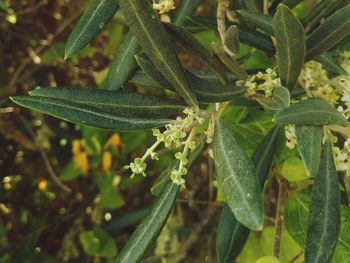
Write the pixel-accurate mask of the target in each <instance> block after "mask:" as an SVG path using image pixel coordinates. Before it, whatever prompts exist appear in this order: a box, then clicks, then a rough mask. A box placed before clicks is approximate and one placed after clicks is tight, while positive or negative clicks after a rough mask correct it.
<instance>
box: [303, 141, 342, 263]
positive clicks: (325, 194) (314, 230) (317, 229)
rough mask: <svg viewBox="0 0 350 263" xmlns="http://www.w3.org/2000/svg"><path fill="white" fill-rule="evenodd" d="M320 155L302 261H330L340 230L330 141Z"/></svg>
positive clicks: (337, 194)
mask: <svg viewBox="0 0 350 263" xmlns="http://www.w3.org/2000/svg"><path fill="white" fill-rule="evenodd" d="M321 158H322V159H321V164H320V169H319V172H318V174H317V176H316V177H315V181H314V185H313V188H312V195H311V201H310V211H309V224H308V228H307V234H306V247H305V261H306V262H310V263H311V262H315V263H316V262H317V263H320V262H329V261H331V259H332V255H333V253H334V250H335V246H336V244H337V240H338V235H339V231H340V192H339V187H338V174H337V171H336V168H335V165H334V160H333V150H332V143H331V142H330V141H327V142H326V143H325V145H324V147H323V151H322V157H321Z"/></svg>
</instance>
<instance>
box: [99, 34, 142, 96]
mask: <svg viewBox="0 0 350 263" xmlns="http://www.w3.org/2000/svg"><path fill="white" fill-rule="evenodd" d="M139 49H140V46H139V44H138V41H137V38H136V37H135V36H134V35H133V34H132V33H131V32H129V33H128V34H127V35H126V37H125V39H124V41H123V43H122V44H121V45H120V47H119V49H118V52H117V55H116V56H115V58H114V59H113V61H112V64H111V66H110V67H109V71H108V75H107V78H106V82H105V84H104V87H105V89H107V90H120V89H122V88H124V87H125V85H126V83H127V82H128V80H129V78H130V77H131V76H132V75H133V73H134V71H135V69H136V67H137V63H136V61H135V57H134V56H135V54H136V53H137V52H138V51H139Z"/></svg>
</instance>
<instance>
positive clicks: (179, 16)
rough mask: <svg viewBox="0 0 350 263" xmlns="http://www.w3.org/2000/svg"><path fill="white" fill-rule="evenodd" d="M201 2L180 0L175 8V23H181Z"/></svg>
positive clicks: (199, 0) (197, 0)
mask: <svg viewBox="0 0 350 263" xmlns="http://www.w3.org/2000/svg"><path fill="white" fill-rule="evenodd" d="M201 2H202V0H181V1H180V6H179V7H177V8H176V9H177V12H176V13H175V17H174V23H175V25H183V24H184V23H185V20H186V18H187V17H189V16H191V15H192V14H193V13H194V12H195V11H196V9H197V8H198V6H199V5H200V4H201Z"/></svg>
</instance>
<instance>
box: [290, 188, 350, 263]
mask: <svg viewBox="0 0 350 263" xmlns="http://www.w3.org/2000/svg"><path fill="white" fill-rule="evenodd" d="M309 203H310V195H309V193H308V192H299V193H298V194H296V195H294V196H292V197H290V198H288V200H287V203H286V206H285V210H284V219H285V220H284V225H285V227H286V229H287V231H288V233H289V234H290V235H291V236H292V238H293V239H294V240H295V241H296V242H297V243H298V244H299V245H300V246H301V247H305V241H306V230H307V225H308V213H309ZM340 214H341V224H340V225H341V230H340V234H339V237H338V242H337V246H336V249H335V252H334V255H333V258H332V261H331V262H333V263H338V262H344V263H345V262H346V263H348V262H350V261H349V247H350V236H349V231H350V210H349V208H348V207H345V206H342V207H341V212H340Z"/></svg>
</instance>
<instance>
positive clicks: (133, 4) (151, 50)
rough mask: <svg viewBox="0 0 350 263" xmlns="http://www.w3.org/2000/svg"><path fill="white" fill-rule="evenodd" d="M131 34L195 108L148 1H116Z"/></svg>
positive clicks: (174, 55)
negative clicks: (125, 18)
mask: <svg viewBox="0 0 350 263" xmlns="http://www.w3.org/2000/svg"><path fill="white" fill-rule="evenodd" d="M119 4H120V7H121V10H122V11H123V13H124V16H125V17H127V18H128V19H127V22H128V24H129V26H130V29H131V31H132V33H133V34H134V35H135V36H136V37H137V38H138V40H139V43H140V45H141V47H142V48H143V50H144V51H145V52H146V54H147V56H148V57H149V58H150V60H151V61H152V63H153V64H154V65H155V67H156V68H157V69H158V70H159V72H160V73H161V74H162V75H163V76H164V77H165V79H167V81H168V82H169V83H170V84H171V85H172V86H173V87H174V88H175V89H176V90H177V91H178V92H179V94H180V95H181V96H183V97H184V99H185V101H186V102H187V103H188V104H189V105H191V106H193V107H195V108H197V107H198V105H197V99H196V97H195V95H194V93H193V92H192V91H191V90H190V88H189V86H188V83H187V80H186V78H185V75H184V72H183V69H182V66H181V64H180V62H179V59H178V57H177V55H176V50H175V48H174V46H173V43H171V41H170V39H169V37H168V35H167V33H166V31H165V29H164V26H163V25H162V23H161V22H160V20H159V18H158V16H157V14H156V13H155V12H154V11H153V9H152V7H151V5H150V3H149V2H148V1H139V0H119Z"/></svg>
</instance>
